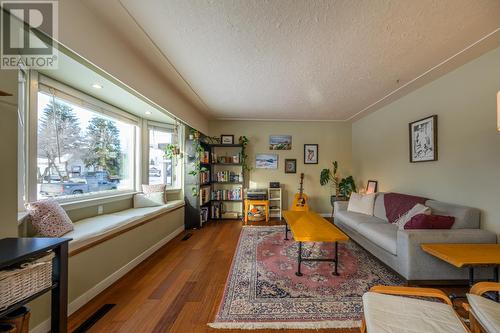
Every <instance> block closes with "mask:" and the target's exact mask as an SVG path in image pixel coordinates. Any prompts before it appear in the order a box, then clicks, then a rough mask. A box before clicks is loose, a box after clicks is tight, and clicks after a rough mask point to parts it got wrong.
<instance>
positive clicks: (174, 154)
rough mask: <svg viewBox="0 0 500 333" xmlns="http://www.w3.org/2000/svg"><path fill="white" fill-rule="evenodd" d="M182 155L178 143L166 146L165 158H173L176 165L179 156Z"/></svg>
mask: <svg viewBox="0 0 500 333" xmlns="http://www.w3.org/2000/svg"><path fill="white" fill-rule="evenodd" d="M180 155H181V150H180V148H179V147H178V146H177V145H176V144H173V143H169V144H168V145H167V146H166V147H165V158H166V159H171V160H172V161H173V162H174V163H175V165H177V158H178V157H180Z"/></svg>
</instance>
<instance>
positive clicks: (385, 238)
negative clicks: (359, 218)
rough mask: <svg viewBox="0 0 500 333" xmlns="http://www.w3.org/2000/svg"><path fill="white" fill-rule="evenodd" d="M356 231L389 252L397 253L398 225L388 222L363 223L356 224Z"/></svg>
mask: <svg viewBox="0 0 500 333" xmlns="http://www.w3.org/2000/svg"><path fill="white" fill-rule="evenodd" d="M356 231H357V232H358V233H359V234H361V235H362V236H364V237H366V239H368V240H369V241H370V242H372V243H374V244H375V245H378V246H380V247H381V248H383V249H384V250H386V251H387V252H389V253H391V254H394V255H396V254H397V239H398V237H397V234H398V226H397V225H395V224H391V223H387V222H383V223H361V224H358V225H357V226H356Z"/></svg>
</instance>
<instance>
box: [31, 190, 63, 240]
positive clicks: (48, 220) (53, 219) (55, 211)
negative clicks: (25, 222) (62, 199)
mask: <svg viewBox="0 0 500 333" xmlns="http://www.w3.org/2000/svg"><path fill="white" fill-rule="evenodd" d="M26 209H27V210H28V213H29V215H30V220H31V224H32V225H33V228H34V229H35V230H36V232H37V234H39V235H40V236H45V237H61V236H62V235H64V234H66V233H68V232H70V231H72V230H73V222H71V219H70V218H69V216H68V214H66V212H65V211H64V209H63V208H62V207H61V205H59V203H58V202H57V201H55V200H53V199H47V200H41V201H35V202H31V203H29V204H27V205H26Z"/></svg>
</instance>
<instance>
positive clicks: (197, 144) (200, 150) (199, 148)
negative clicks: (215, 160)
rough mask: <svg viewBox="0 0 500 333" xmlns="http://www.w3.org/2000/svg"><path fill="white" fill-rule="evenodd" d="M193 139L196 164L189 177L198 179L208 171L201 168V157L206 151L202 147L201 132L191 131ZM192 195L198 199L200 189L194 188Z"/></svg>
mask: <svg viewBox="0 0 500 333" xmlns="http://www.w3.org/2000/svg"><path fill="white" fill-rule="evenodd" d="M191 135H192V137H193V139H192V140H193V148H194V152H195V156H194V163H193V169H192V170H191V171H189V172H188V174H189V175H191V176H193V177H196V176H197V175H199V174H200V173H201V172H206V171H208V169H207V168H205V167H202V166H201V156H202V154H203V153H205V149H203V147H202V146H201V142H200V132H198V131H197V130H193V129H192V130H191V134H190V137H191ZM191 191H192V194H193V196H194V197H197V196H198V195H199V193H198V188H197V187H196V186H193V187H192V188H191Z"/></svg>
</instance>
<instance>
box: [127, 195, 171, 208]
mask: <svg viewBox="0 0 500 333" xmlns="http://www.w3.org/2000/svg"><path fill="white" fill-rule="evenodd" d="M164 204H165V199H164V194H163V193H161V192H154V193H149V194H143V193H137V194H136V195H134V208H143V207H156V206H162V205H164Z"/></svg>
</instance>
